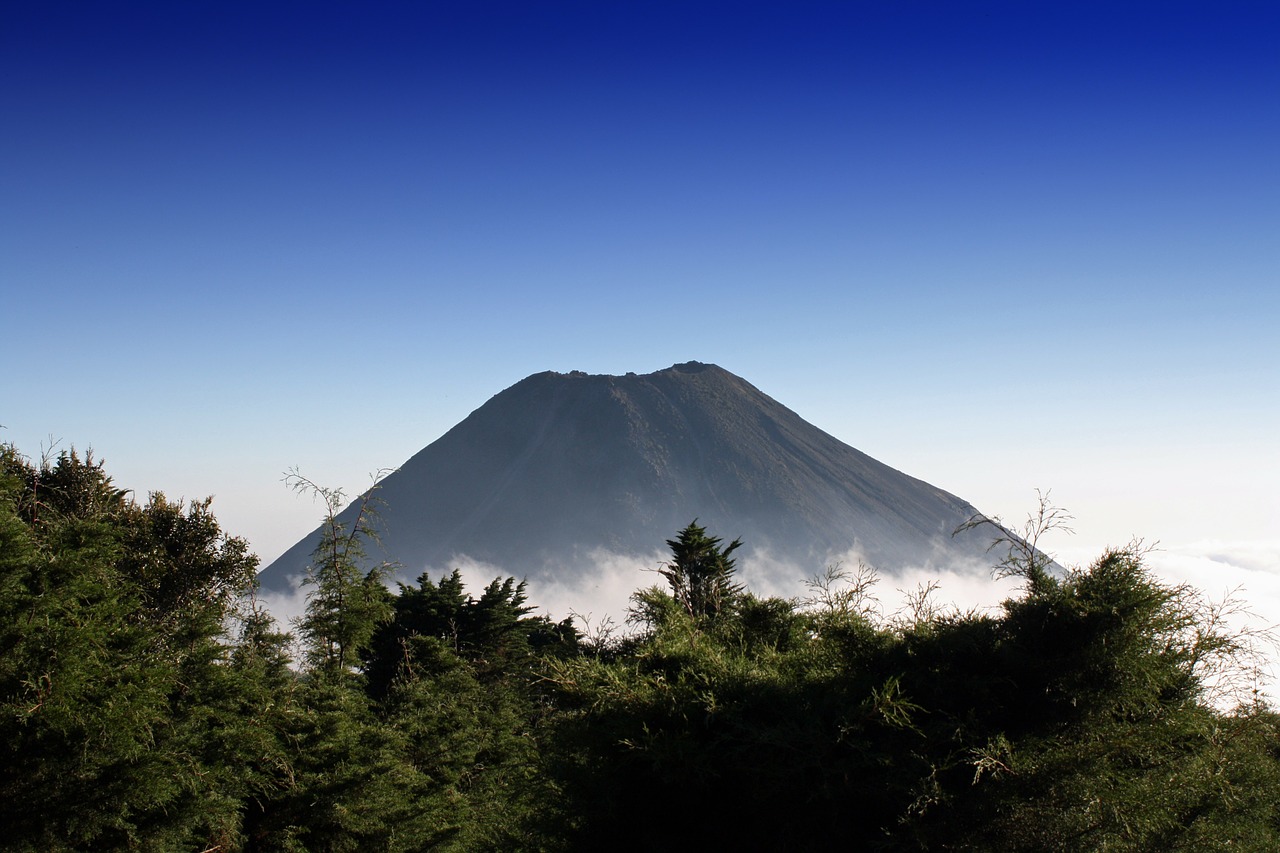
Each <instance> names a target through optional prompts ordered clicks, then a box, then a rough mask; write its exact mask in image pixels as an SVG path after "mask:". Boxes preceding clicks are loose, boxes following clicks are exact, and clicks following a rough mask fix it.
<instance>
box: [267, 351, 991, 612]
mask: <svg viewBox="0 0 1280 853" xmlns="http://www.w3.org/2000/svg"><path fill="white" fill-rule="evenodd" d="M379 497H381V498H382V500H383V501H385V506H384V507H383V509H382V512H381V523H382V530H383V533H382V542H383V546H384V548H385V552H386V553H385V555H380V556H385V557H387V558H390V559H393V560H396V561H399V562H400V563H401V564H403V566H404V568H405V569H406V570H407V571H408V573H409V574H410V575H413V576H416V575H417V574H418V573H419V572H420V571H421V570H422V569H423V568H424V567H428V566H430V567H432V568H433V569H441V568H447V567H449V565H450V563H451V561H453V560H456V559H457V558H458V557H460V556H462V555H466V556H468V557H470V558H472V559H475V560H479V561H483V562H485V563H490V564H493V565H495V566H498V567H500V568H501V569H502V570H503V571H505V572H507V573H509V574H513V575H516V576H518V577H530V578H563V577H564V576H565V573H573V574H580V573H586V572H590V571H591V566H590V555H591V553H592V552H593V551H597V550H598V549H604V550H606V551H609V552H613V553H621V554H649V553H652V552H654V551H661V550H664V548H663V543H664V542H665V540H666V539H669V538H671V537H672V536H673V535H674V534H675V533H676V532H677V531H678V530H679V529H680V528H682V527H683V526H684V525H686V524H688V523H689V522H690V521H691V520H693V519H694V518H695V517H696V518H698V519H699V523H700V524H703V525H705V526H706V527H707V529H708V531H709V532H711V533H713V534H714V535H718V536H721V537H723V538H724V539H725V541H728V540H730V539H733V538H735V537H741V538H742V539H743V541H744V547H743V550H742V552H740V553H742V555H743V557H742V560H743V562H744V563H746V562H749V561H750V559H751V557H752V554H753V552H754V553H757V554H759V553H761V552H767V553H768V554H769V555H770V557H771V558H772V559H774V560H785V561H786V562H788V563H790V564H793V565H797V566H802V567H804V568H805V570H806V571H807V572H808V573H809V574H813V573H815V572H817V571H819V570H821V568H822V566H823V565H824V564H825V561H826V560H828V559H829V558H830V557H831V556H832V555H842V554H845V553H846V552H848V551H850V549H856V551H857V552H858V554H860V555H861V556H862V558H864V559H865V560H866V561H867V562H869V563H871V564H872V565H875V566H876V567H877V568H879V569H881V570H882V571H887V572H893V571H895V570H897V569H901V568H905V567H908V566H924V565H934V566H941V567H947V566H948V565H949V564H950V563H953V562H958V561H961V560H965V561H967V560H971V559H974V558H981V559H983V560H984V562H985V560H986V555H985V551H986V547H987V545H989V544H990V541H991V537H990V535H989V533H987V532H986V531H973V532H970V533H967V534H963V535H961V536H958V537H954V538H953V537H952V536H951V533H952V531H954V530H955V529H956V528H957V527H958V526H959V525H960V524H962V523H963V522H964V521H966V520H967V519H969V518H970V517H971V516H973V515H974V514H975V513H976V512H977V510H976V509H974V507H972V506H970V505H969V504H968V503H966V502H965V501H963V500H961V499H960V498H957V497H956V496H954V495H951V494H948V493H947V492H944V491H942V490H941V489H937V488H935V487H933V486H931V485H929V484H928V483H925V482H922V481H920V480H917V479H915V478H913V477H909V476H907V475H906V474H903V473H901V472H899V471H895V470H894V469H892V468H890V467H888V466H886V465H883V464H881V463H880V462H877V461H876V460H874V459H872V458H871V457H869V456H867V455H866V454H864V453H861V452H859V451H857V450H855V449H854V448H852V447H850V446H848V445H846V444H844V443H842V442H840V441H838V440H837V439H835V438H832V437H831V436H830V435H827V434H826V433H825V432H823V431H822V430H820V429H818V428H817V427H814V426H812V425H811V424H809V423H806V422H805V421H804V420H802V419H801V418H800V417H799V416H798V415H796V414H795V413H794V412H792V411H791V410H789V409H787V408H786V407H785V406H782V405H781V404H779V403H777V402H776V401H774V400H773V399H771V398H770V397H768V396H766V395H765V394H763V393H761V392H760V391H759V390H757V389H756V388H755V387H754V386H752V385H750V384H749V383H747V382H746V381H744V380H743V379H741V378H739V377H737V376H735V375H733V374H732V373H729V372H728V371H726V370H723V369H721V368H720V367H717V366H715V365H711V364H699V363H697V362H690V363H687V364H678V365H675V366H674V367H670V368H668V369H666V370H660V371H657V372H656V373H650V374H647V375H642V376H637V375H635V374H627V375H626V376H590V375H587V374H585V373H581V372H577V371H575V372H573V373H569V374H560V373H553V372H546V373H539V374H536V375H534V376H530V377H529V378H527V379H525V380H523V381H521V382H518V383H516V384H515V385H513V386H511V387H510V388H508V389H507V390H505V391H503V392H502V393H500V394H498V395H497V396H495V397H493V398H492V399H491V400H489V402H487V403H486V404H485V405H483V406H481V407H480V408H479V409H477V410H476V411H475V412H473V413H471V415H470V416H468V417H467V418H466V419H465V420H463V421H462V422H461V423H460V424H458V425H457V426H456V427H454V428H453V429H451V430H450V431H449V432H448V433H446V434H445V435H444V436H442V437H441V438H440V439H439V440H437V441H435V442H433V443H432V444H430V445H429V446H428V447H426V448H425V449H423V450H422V451H420V452H419V453H418V454H416V455H415V456H414V457H413V458H412V459H410V460H409V461H408V462H406V463H405V464H404V465H403V466H402V467H401V468H400V469H399V470H398V471H397V472H396V473H394V474H392V475H391V476H389V477H387V478H386V480H385V481H384V482H383V484H382V488H381V490H380V492H379ZM348 520H349V519H348ZM318 538H319V533H318V531H316V532H313V533H312V534H311V535H310V536H308V537H306V538H305V539H303V540H302V541H300V542H299V543H298V544H297V545H295V546H294V547H293V548H291V549H290V550H289V551H288V552H286V553H285V554H284V555H283V556H281V557H280V558H279V559H278V560H276V561H275V562H274V563H272V564H271V565H270V566H269V567H267V569H266V570H264V572H263V573H262V576H261V577H262V581H263V585H264V586H265V587H267V588H268V589H281V588H284V587H285V586H287V585H288V584H289V577H290V576H297V575H300V574H301V573H302V572H303V571H304V570H305V567H306V565H307V563H308V561H309V558H310V555H311V552H312V550H313V549H314V547H315V544H316V542H317V541H318Z"/></svg>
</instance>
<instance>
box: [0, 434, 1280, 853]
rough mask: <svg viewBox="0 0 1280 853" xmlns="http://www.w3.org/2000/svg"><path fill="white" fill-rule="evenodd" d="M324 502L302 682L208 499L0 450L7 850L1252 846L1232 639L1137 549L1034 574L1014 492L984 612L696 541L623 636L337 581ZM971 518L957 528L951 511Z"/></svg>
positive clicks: (1260, 744) (446, 594)
mask: <svg viewBox="0 0 1280 853" xmlns="http://www.w3.org/2000/svg"><path fill="white" fill-rule="evenodd" d="M293 482H295V484H299V485H301V486H302V487H303V488H304V489H305V490H308V491H312V492H313V493H315V494H318V495H320V496H321V497H322V498H323V499H324V500H325V507H326V515H325V521H324V525H325V526H324V535H323V536H322V540H321V542H322V544H321V547H320V548H319V549H318V550H317V552H316V556H315V561H314V567H313V574H312V584H311V588H310V602H309V606H308V610H307V614H306V616H305V617H304V618H303V620H302V622H301V628H302V635H303V639H304V640H305V645H304V649H303V651H304V655H303V657H302V659H301V660H299V661H294V660H292V658H291V654H290V649H291V648H292V642H293V638H292V637H291V636H290V635H289V634H288V633H285V632H282V631H281V630H279V628H278V627H277V626H276V624H275V623H274V621H273V620H272V619H271V617H270V615H269V614H267V613H266V612H265V611H264V610H263V608H262V607H261V605H260V604H259V603H258V602H257V601H256V600H255V599H254V597H253V570H254V567H255V565H256V560H255V558H253V557H252V555H250V554H249V553H248V551H247V548H246V546H245V543H244V542H243V541H242V540H239V539H236V538H234V537H229V536H227V535H225V534H224V533H223V532H222V531H221V529H220V528H219V527H218V524H217V522H216V520H215V519H214V518H213V515H212V513H211V506H210V503H209V501H207V500H205V501H196V502H193V503H190V504H183V503H182V502H177V503H174V502H171V501H169V500H167V499H166V498H165V497H164V496H163V495H160V494H158V493H156V494H152V495H150V496H149V498H148V500H147V502H146V503H145V504H141V505H139V504H138V503H137V502H135V501H133V500H131V499H130V494H131V493H130V492H128V491H125V490H122V489H119V488H117V487H116V486H115V485H114V483H112V481H111V478H110V477H109V476H107V474H106V473H105V472H104V470H103V466H102V464H101V462H100V461H97V460H95V459H94V458H93V456H92V455H91V454H85V455H84V456H81V455H80V454H77V453H76V452H75V451H74V450H72V451H69V452H66V453H62V454H59V455H58V456H57V457H47V458H45V459H43V460H41V461H40V462H38V463H33V462H30V461H29V460H27V459H26V458H24V457H22V456H21V455H20V454H19V453H18V452H17V450H16V449H14V448H12V447H7V446H0V736H3V738H4V742H5V744H6V746H7V751H6V753H5V759H4V761H3V762H0V801H3V802H4V803H5V812H4V818H3V824H4V827H3V828H4V830H5V834H4V842H3V843H4V846H5V849H12V850H16V851H36V850H40V851H44V850H54V851H58V850H66V851H69V850H85V849H93V850H157V851H160V850H204V851H214V850H217V851H291V853H298V851H355V850H360V851H364V850H384V851H416V850H425V849H433V850H435V849H439V850H570V849H581V850H594V849H601V848H612V849H620V850H630V849H636V850H640V849H644V850H648V849H665V848H675V849H687V848H691V847H695V846H707V847H712V848H716V849H735V848H737V849H770V850H774V849H776V850H825V849H836V848H839V849H865V850H892V851H898V850H902V851H906V850H931V851H932V850H940V851H945V850H976V851H985V850H992V851H994V850H999V851H1041V850H1073V851H1074V850H1107V851H1146V850H1196V851H1199V850H1215V849H1239V850H1272V849H1280V796H1278V795H1277V793H1276V792H1277V791H1280V716H1277V714H1276V713H1275V712H1274V711H1272V710H1271V709H1270V708H1269V707H1268V706H1267V705H1266V704H1265V702H1263V701H1262V698H1261V694H1260V693H1259V692H1258V689H1257V685H1258V680H1257V679H1258V675H1257V673H1258V659H1257V655H1258V653H1259V651H1260V649H1262V648H1263V647H1264V646H1265V645H1266V644H1267V643H1268V642H1269V640H1270V637H1269V635H1268V634H1266V632H1250V631H1242V630H1238V629H1233V628H1232V627H1231V619H1230V616H1231V613H1232V611H1233V608H1234V607H1235V606H1236V605H1235V604H1234V603H1233V602H1232V601H1231V600H1230V599H1229V600H1227V601H1225V602H1218V603H1210V602H1206V601H1205V600H1204V599H1203V597H1202V596H1200V594H1199V593H1197V592H1196V591H1195V590H1193V589H1191V588H1189V587H1185V586H1171V585H1167V584H1163V583H1161V582H1160V581H1159V580H1157V579H1156V578H1154V577H1153V576H1152V575H1151V574H1150V572H1149V571H1148V570H1147V568H1146V566H1145V562H1144V561H1145V551H1144V549H1142V548H1141V547H1140V546H1139V545H1137V544H1135V545H1132V546H1130V547H1127V548H1120V549H1113V550H1109V551H1107V552H1106V553H1104V554H1103V555H1102V556H1101V557H1100V558H1099V559H1098V560H1096V561H1095V562H1094V563H1093V564H1091V565H1090V566H1088V567H1087V568H1084V569H1081V570H1074V571H1069V572H1064V571H1062V570H1060V569H1059V568H1058V567H1057V566H1056V565H1054V564H1053V563H1052V560H1051V559H1050V558H1049V557H1048V555H1046V554H1045V553H1044V552H1043V551H1042V550H1041V545H1042V542H1043V534H1044V532H1045V531H1046V530H1048V529H1053V528H1054V527H1060V526H1061V524H1062V523H1063V522H1064V519H1065V518H1066V516H1065V514H1062V513H1061V512H1060V511H1057V510H1055V509H1053V508H1052V507H1050V506H1049V505H1048V504H1047V502H1042V504H1041V509H1040V512H1039V513H1038V514H1037V515H1035V516H1033V519H1032V521H1031V523H1030V524H1029V525H1028V527H1027V528H1025V529H1024V530H1023V531H1022V532H1020V533H1019V534H1017V535H1014V534H1012V533H1011V532H1010V531H1009V530H1008V529H1007V528H1004V527H1003V526H1000V527H998V529H997V532H998V534H999V536H998V538H999V539H1000V541H1001V542H1002V543H1003V544H1005V545H1008V546H1009V549H1010V550H1009V556H1008V557H1007V558H1006V559H1005V560H1004V561H1003V562H1001V563H1000V565H999V566H998V570H999V571H1002V572H1006V573H1012V574H1015V575H1018V576H1020V577H1023V578H1025V579H1026V581H1027V583H1026V584H1025V586H1024V588H1023V590H1022V591H1021V592H1020V593H1019V594H1018V595H1017V596H1015V597H1013V598H1011V599H1010V600H1008V601H1006V602H1004V604H1003V606H1002V607H1001V608H999V610H997V611H995V612H990V613H960V612H955V611H948V610H942V609H939V608H938V607H936V606H934V604H933V602H932V599H931V593H932V590H933V587H932V586H931V585H928V584H926V585H925V586H923V587H922V588H921V589H920V590H919V591H918V592H917V593H916V594H914V595H913V596H912V597H911V600H910V602H909V606H908V607H906V608H905V609H904V610H902V611H900V612H898V613H896V614H890V615H887V616H886V615H885V614H884V613H883V611H882V609H881V607H880V605H879V602H878V601H877V600H876V598H875V596H874V590H875V587H876V583H877V578H876V576H875V574H874V572H873V571H871V570H870V569H868V568H867V567H865V566H860V567H858V568H857V569H854V570H846V569H844V568H842V567H840V566H832V567H829V568H828V569H827V570H826V571H825V572H824V573H823V574H822V575H820V576H819V577H818V578H816V579H814V581H813V582H812V583H811V585H810V595H809V597H808V598H807V599H806V600H805V601H803V602H796V601H791V600H785V599H779V598H761V597H757V596H755V595H753V594H752V593H750V592H749V591H747V590H745V589H744V588H742V587H741V586H740V585H739V584H737V583H735V582H734V580H733V570H734V561H733V559H732V554H733V553H734V552H735V551H736V549H737V548H738V545H739V543H737V542H734V543H731V544H730V545H729V546H727V547H721V545H720V541H721V540H719V539H718V538H716V537H714V536H711V535H708V534H707V532H706V531H705V529H703V528H701V527H698V526H697V524H696V523H694V524H691V525H689V526H688V527H686V528H685V529H684V530H683V531H681V532H680V533H679V534H678V535H677V537H676V538H674V539H672V540H671V541H670V542H669V543H668V544H670V545H671V547H672V561H671V562H670V563H669V564H668V565H667V566H666V567H664V569H663V575H664V577H665V578H666V579H667V581H668V588H667V589H662V588H658V587H653V588H649V589H643V590H640V591H638V592H637V593H636V594H635V595H634V597H633V600H632V605H633V609H632V620H633V624H638V625H639V626H641V628H642V630H639V631H637V632H635V633H633V634H632V635H631V636H629V637H625V638H617V637H611V636H610V635H609V634H608V632H607V631H606V632H604V633H598V634H596V635H595V636H593V637H589V638H587V639H586V640H584V638H583V637H582V635H581V634H580V632H579V631H578V629H577V628H576V627H575V626H574V625H573V623H572V622H571V621H570V620H565V621H563V622H553V621H552V620H551V619H549V618H547V617H545V616H539V615H535V613H534V608H533V607H532V606H531V605H530V604H529V603H528V600H527V594H526V587H525V585H524V584H523V583H521V582H517V581H516V580H515V579H514V578H498V579H495V580H494V581H493V582H492V583H490V584H489V585H487V586H486V587H485V588H484V589H483V590H481V591H480V593H479V595H478V596H475V597H473V596H472V595H469V594H468V593H467V591H466V589H465V588H464V585H463V582H462V578H461V576H460V574H459V573H458V572H456V571H454V572H452V573H449V574H445V575H443V576H441V577H440V578H439V579H438V580H433V579H432V578H431V577H429V576H428V575H427V574H423V575H421V576H420V577H419V578H418V579H417V582H416V583H415V584H413V585H406V584H400V585H399V586H398V587H397V589H396V590H394V591H393V590H390V589H388V588H387V587H386V586H385V584H384V579H383V576H382V570H383V568H384V567H382V566H378V567H375V569H374V570H373V571H372V572H370V571H368V570H366V569H365V557H364V554H363V550H362V548H363V544H364V542H365V541H366V540H367V539H368V538H369V537H370V536H371V535H372V532H373V527H372V519H373V515H372V505H371V503H370V500H371V495H372V492H370V493H366V495H365V496H363V497H362V498H361V499H360V501H359V502H358V503H357V505H356V509H355V511H354V512H353V514H352V515H349V516H344V517H346V518H349V519H350V518H354V519H355V523H354V524H352V525H350V526H346V525H344V524H342V523H340V522H339V518H338V516H339V509H340V508H341V501H342V499H341V493H340V492H336V491H327V490H323V489H319V488H318V487H315V486H314V485H313V484H310V483H309V482H308V481H305V480H303V479H301V478H296V479H295V480H294V481H293ZM982 523H986V522H982Z"/></svg>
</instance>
